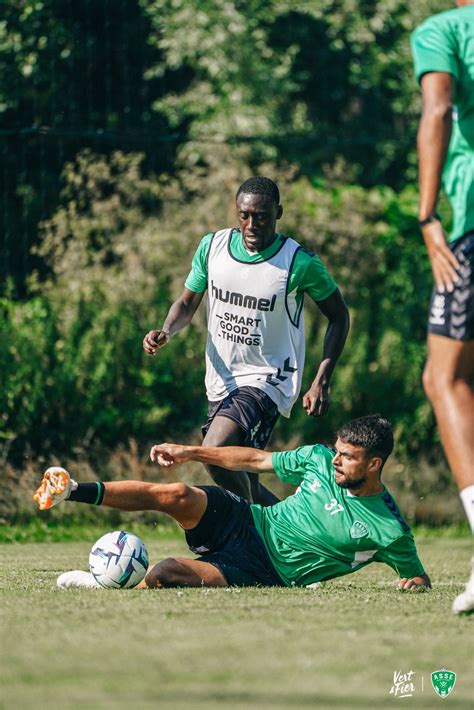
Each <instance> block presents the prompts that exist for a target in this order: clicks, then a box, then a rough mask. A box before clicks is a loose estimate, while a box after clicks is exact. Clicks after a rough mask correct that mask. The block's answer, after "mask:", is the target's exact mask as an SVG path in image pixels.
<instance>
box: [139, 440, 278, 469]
mask: <svg viewBox="0 0 474 710" xmlns="http://www.w3.org/2000/svg"><path fill="white" fill-rule="evenodd" d="M150 458H151V460H152V461H154V462H155V463H158V464H160V466H166V467H169V466H172V465H173V464H179V463H185V462H186V461H199V462H200V463H204V464H211V465H214V466H221V467H222V468H228V469H230V470H231V471H252V472H254V473H262V472H264V471H273V470H274V469H273V466H272V452H271V451H261V450H259V449H253V448H250V447H246V446H221V447H213V446H184V445H181V444H155V446H152V448H151V451H150Z"/></svg>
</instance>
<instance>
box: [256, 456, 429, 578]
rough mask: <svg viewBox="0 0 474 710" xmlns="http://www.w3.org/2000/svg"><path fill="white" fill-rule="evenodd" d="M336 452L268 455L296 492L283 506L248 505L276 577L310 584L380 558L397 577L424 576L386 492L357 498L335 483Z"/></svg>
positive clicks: (408, 531) (412, 545) (406, 529)
mask: <svg viewBox="0 0 474 710" xmlns="http://www.w3.org/2000/svg"><path fill="white" fill-rule="evenodd" d="M333 456H334V452H333V450H332V449H328V448H327V447H326V446H322V445H317V446H302V447H300V448H298V449H295V450H293V451H283V452H275V453H273V455H272V465H273V468H274V469H275V472H276V474H277V475H278V477H279V478H281V480H282V481H286V482H288V483H292V484H296V485H298V489H297V491H296V493H295V494H294V495H292V496H289V497H288V498H286V500H283V501H282V502H281V503H277V504H276V505H272V506H270V507H266V508H264V507H262V506H261V505H252V506H251V509H252V514H253V518H254V521H255V526H256V528H257V531H258V533H259V534H260V536H261V537H262V539H263V542H264V544H265V547H266V549H267V552H268V554H269V556H270V559H271V561H272V564H273V566H274V568H275V570H276V571H277V572H278V574H279V575H280V577H281V579H282V580H283V581H284V582H285V584H286V585H287V586H292V585H297V586H307V585H310V584H314V583H315V582H320V581H322V580H325V579H331V578H332V577H340V576H342V575H345V574H350V573H351V572H354V571H355V570H358V569H361V568H362V567H365V566H366V565H368V564H370V563H371V562H385V563H386V564H388V565H390V567H392V568H393V569H394V570H396V571H397V573H398V574H399V576H400V577H408V578H409V577H414V576H417V575H421V574H423V565H422V564H421V562H420V560H419V558H418V555H417V552H416V547H415V541H414V539H413V535H412V534H411V532H410V528H409V527H408V525H407V524H406V522H405V521H404V520H403V518H402V516H401V515H400V512H399V510H398V508H397V505H396V503H395V501H394V499H393V498H392V496H391V495H390V493H389V492H388V491H387V490H386V489H384V491H383V492H382V493H380V494H379V495H374V496H354V495H352V494H351V493H350V492H349V491H348V490H347V489H344V488H340V487H339V486H338V485H337V484H336V482H335V478H334V475H335V474H334V467H333V465H332V459H333Z"/></svg>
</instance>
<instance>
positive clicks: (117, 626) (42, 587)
mask: <svg viewBox="0 0 474 710" xmlns="http://www.w3.org/2000/svg"><path fill="white" fill-rule="evenodd" d="M147 543H148V547H149V551H150V554H151V558H152V560H155V559H160V558H163V557H165V556H169V555H172V554H183V553H184V546H183V544H182V542H180V541H177V540H173V539H165V540H155V541H149V539H147ZM418 544H419V550H420V554H421V557H422V559H423V560H424V562H425V564H426V567H427V569H428V570H429V572H430V574H431V575H432V578H433V582H434V589H433V590H432V591H431V592H429V593H401V592H399V591H398V590H396V589H395V588H394V586H393V580H394V577H393V574H392V572H391V571H390V569H389V568H386V567H384V566H382V565H375V564H374V565H372V566H370V567H369V568H367V569H366V570H363V571H361V572H360V573H357V574H354V575H352V576H349V577H345V578H343V579H341V580H334V581H332V582H328V583H327V584H325V585H324V586H323V588H321V589H318V590H309V589H250V590H239V589H230V590H221V589H211V590H206V589H193V590H147V591H134V590H127V591H106V590H68V591H65V590H58V589H57V588H56V587H55V578H56V576H57V574H59V573H60V572H62V571H64V570H66V569H74V568H76V567H81V568H86V566H87V555H88V551H89V547H90V542H88V543H86V542H75V543H43V544H40V545H39V544H32V543H30V544H22V545H18V544H11V545H2V546H1V548H0V549H1V562H0V565H1V577H0V579H1V583H0V584H1V586H0V610H1V611H0V613H1V638H2V643H1V644H0V659H1V660H0V663H1V668H2V692H1V694H0V708H2V709H5V710H7V709H8V710H10V708H11V709H12V710H13V708H15V710H17V709H19V710H24V709H28V708H35V710H36V709H37V708H39V709H42V708H46V707H48V708H58V709H61V710H63V709H69V708H81V709H84V708H92V709H95V708H112V707H113V708H133V709H135V708H138V709H139V708H160V709H161V708H173V709H176V710H180V709H181V708H222V707H225V708H258V709H259V710H261V709H264V710H266V709H267V708H268V709H270V708H310V707H321V708H330V707H335V708H348V709H349V708H372V709H373V710H378V708H386V707H393V705H394V704H395V706H397V704H405V705H409V706H410V707H412V708H417V709H418V708H438V707H441V706H442V707H444V704H446V706H449V707H453V708H468V707H470V703H472V699H473V697H474V678H473V674H472V658H473V654H474V644H473V630H474V618H473V617H470V618H459V617H454V616H452V615H451V613H450V605H451V601H452V598H453V597H454V595H455V594H456V593H458V592H459V591H461V589H462V586H463V582H464V581H465V579H466V577H467V575H468V561H469V555H470V546H471V540H470V539H469V538H451V539H449V538H443V537H422V538H419V540H418ZM443 666H444V667H446V668H448V669H449V670H451V671H454V672H455V673H457V682H456V686H455V689H454V691H453V692H452V694H451V695H450V697H449V698H448V699H446V700H442V699H441V698H439V697H437V696H436V695H435V693H434V691H433V690H432V688H431V684H430V674H431V672H433V671H436V670H438V669H439V668H441V667H443ZM396 670H397V671H402V672H408V671H410V670H413V671H415V676H414V682H415V695H414V696H413V697H412V698H405V699H397V698H394V697H393V695H390V694H389V691H390V688H391V685H392V683H393V673H394V671H396ZM422 676H423V682H424V691H423V692H422V689H421V683H422Z"/></svg>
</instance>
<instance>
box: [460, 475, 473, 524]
mask: <svg viewBox="0 0 474 710" xmlns="http://www.w3.org/2000/svg"><path fill="white" fill-rule="evenodd" d="M459 496H460V498H461V500H462V504H463V506H464V510H465V511H466V515H467V519H468V521H469V525H470V528H471V532H472V534H473V535H474V485H472V486H467V488H463V489H462V491H460V493H459Z"/></svg>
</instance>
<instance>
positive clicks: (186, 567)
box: [137, 557, 229, 589]
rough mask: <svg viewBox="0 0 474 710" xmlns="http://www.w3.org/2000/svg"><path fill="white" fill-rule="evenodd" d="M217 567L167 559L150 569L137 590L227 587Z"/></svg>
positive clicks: (190, 561) (177, 559) (181, 558)
mask: <svg viewBox="0 0 474 710" xmlns="http://www.w3.org/2000/svg"><path fill="white" fill-rule="evenodd" d="M227 586H229V585H228V584H227V581H226V579H225V577H224V575H223V574H222V572H221V571H220V569H219V568H218V567H216V566H215V565H213V564H211V563H209V562H204V561H202V560H190V559H187V558H184V557H168V558H167V559H165V560H162V561H161V562H158V564H156V565H154V566H153V567H151V568H150V569H149V570H148V572H147V574H146V576H145V579H144V580H143V582H140V584H139V585H138V587H137V589H156V588H159V587H227Z"/></svg>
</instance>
